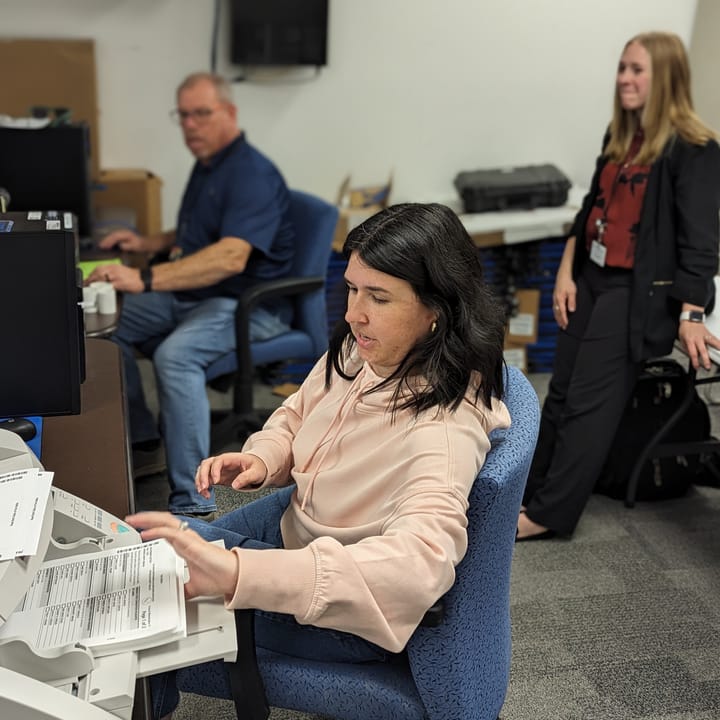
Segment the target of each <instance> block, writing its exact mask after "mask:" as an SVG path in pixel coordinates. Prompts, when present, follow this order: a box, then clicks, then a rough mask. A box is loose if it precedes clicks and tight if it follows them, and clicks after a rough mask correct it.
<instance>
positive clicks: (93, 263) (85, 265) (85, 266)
mask: <svg viewBox="0 0 720 720" xmlns="http://www.w3.org/2000/svg"><path fill="white" fill-rule="evenodd" d="M121 263H122V260H121V259H120V258H108V259H107V260H83V261H82V262H79V263H78V267H79V268H80V271H81V272H82V276H83V280H86V279H87V277H88V275H90V273H91V272H92V271H93V270H94V269H95V268H96V267H98V266H99V265H120V264H121Z"/></svg>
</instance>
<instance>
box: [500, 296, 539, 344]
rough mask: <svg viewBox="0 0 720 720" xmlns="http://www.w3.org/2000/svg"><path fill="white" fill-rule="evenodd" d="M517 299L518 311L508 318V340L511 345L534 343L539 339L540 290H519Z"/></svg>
mask: <svg viewBox="0 0 720 720" xmlns="http://www.w3.org/2000/svg"><path fill="white" fill-rule="evenodd" d="M515 301H516V312H514V313H513V314H512V315H511V317H510V318H509V320H508V329H507V334H506V339H507V342H509V343H511V345H532V344H534V343H536V342H537V341H538V320H539V317H540V291H539V290H517V291H516V292H515Z"/></svg>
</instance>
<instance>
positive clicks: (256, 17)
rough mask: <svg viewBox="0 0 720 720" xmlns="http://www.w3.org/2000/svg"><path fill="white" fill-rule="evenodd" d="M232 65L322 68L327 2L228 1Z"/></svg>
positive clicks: (293, 0)
mask: <svg viewBox="0 0 720 720" xmlns="http://www.w3.org/2000/svg"><path fill="white" fill-rule="evenodd" d="M230 22H231V28H230V54H231V61H232V62H233V63H235V64H236V65H315V66H319V65H326V64H327V23H328V0H231V20H230Z"/></svg>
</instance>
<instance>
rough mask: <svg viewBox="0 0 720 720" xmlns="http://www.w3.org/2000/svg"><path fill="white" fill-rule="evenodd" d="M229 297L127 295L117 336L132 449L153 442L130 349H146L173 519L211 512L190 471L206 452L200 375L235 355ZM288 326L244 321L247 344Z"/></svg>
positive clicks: (206, 408) (267, 319) (270, 320)
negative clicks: (247, 325) (224, 357)
mask: <svg viewBox="0 0 720 720" xmlns="http://www.w3.org/2000/svg"><path fill="white" fill-rule="evenodd" d="M236 306H237V301H236V300H235V299H234V298H226V297H217V298H210V299H208V300H201V301H187V300H182V301H181V300H178V299H177V298H176V297H175V295H174V294H173V293H170V292H150V293H143V294H141V295H129V294H128V295H126V296H125V297H124V298H123V306H122V313H121V315H120V323H119V325H118V329H117V330H116V331H115V333H114V334H113V336H112V339H113V340H114V341H115V342H116V343H117V344H118V345H119V346H120V348H121V349H122V354H123V362H124V367H125V385H126V391H127V398H128V409H129V414H130V433H131V437H132V441H133V442H140V441H143V440H152V439H155V438H158V427H157V425H156V423H155V419H154V418H153V416H152V414H151V412H150V410H149V409H148V406H147V403H146V401H145V395H144V392H143V387H142V382H141V379H140V372H139V370H138V365H137V359H136V357H135V347H136V346H140V347H142V346H144V345H145V346H152V347H154V352H153V354H152V362H153V368H154V371H155V381H156V386H157V392H158V403H159V406H160V417H159V421H160V434H162V437H163V440H164V443H165V452H166V455H167V468H168V480H169V482H170V499H169V501H168V508H169V509H170V511H171V512H174V513H206V512H210V511H212V510H215V509H216V507H217V506H216V504H215V497H214V495H213V494H212V493H211V496H210V499H208V500H206V499H205V498H204V497H202V495H199V494H198V493H197V492H196V490H195V470H196V468H197V466H198V464H199V463H200V461H201V460H202V459H203V458H206V457H207V456H208V454H209V452H210V403H209V400H208V396H207V390H206V389H205V368H207V367H208V366H209V365H210V364H211V363H212V362H213V361H214V360H216V359H217V358H218V357H220V356H222V355H225V354H226V353H228V352H233V351H234V349H235V308H236ZM287 328H288V326H287V325H286V324H285V323H284V322H282V321H281V320H280V319H278V318H277V317H275V316H274V315H272V314H271V313H270V312H268V311H267V310H264V309H256V310H254V311H253V314H252V316H251V324H250V337H251V339H252V340H265V339H267V338H270V337H273V336H274V335H278V334H280V333H281V332H284V331H285V330H287Z"/></svg>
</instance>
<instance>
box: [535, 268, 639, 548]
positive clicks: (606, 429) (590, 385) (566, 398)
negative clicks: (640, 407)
mask: <svg viewBox="0 0 720 720" xmlns="http://www.w3.org/2000/svg"><path fill="white" fill-rule="evenodd" d="M631 282H632V272H631V271H630V270H622V269H618V268H600V267H598V266H597V265H595V264H594V263H592V262H587V263H586V265H585V267H584V269H583V271H582V273H581V274H580V277H579V278H578V279H577V281H576V284H577V304H576V307H577V309H576V311H575V312H574V313H570V314H569V322H568V327H567V329H566V330H560V331H559V334H558V342H557V348H556V352H555V360H554V366H553V374H552V378H551V380H550V385H549V388H548V394H547V398H546V400H545V403H544V405H543V410H542V416H541V420H540V434H539V437H538V443H537V447H536V450H535V455H534V457H533V462H532V466H531V468H530V475H529V477H528V483H527V486H526V489H525V496H524V500H523V504H524V505H525V506H526V507H527V516H528V517H529V518H530V519H531V520H533V521H535V522H536V523H539V524H540V525H544V526H545V527H547V528H550V529H552V530H554V531H555V532H557V533H558V534H560V535H570V534H572V532H573V531H574V529H575V526H576V525H577V522H578V520H579V519H580V515H581V514H582V511H583V509H584V507H585V505H586V503H587V501H588V499H589V497H590V495H591V493H592V491H593V487H594V486H595V481H596V480H597V478H598V476H599V474H600V471H601V469H602V467H603V464H604V462H605V459H606V458H607V455H608V452H609V450H610V446H611V444H612V441H613V438H614V436H615V432H616V430H617V427H618V425H619V423H620V419H621V417H622V414H623V411H624V409H625V405H626V403H627V400H628V398H629V397H630V394H631V393H632V390H633V387H634V385H635V381H636V380H637V376H638V373H639V371H640V368H641V364H640V363H636V362H633V361H632V359H631V358H630V351H629V315H630V288H631Z"/></svg>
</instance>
